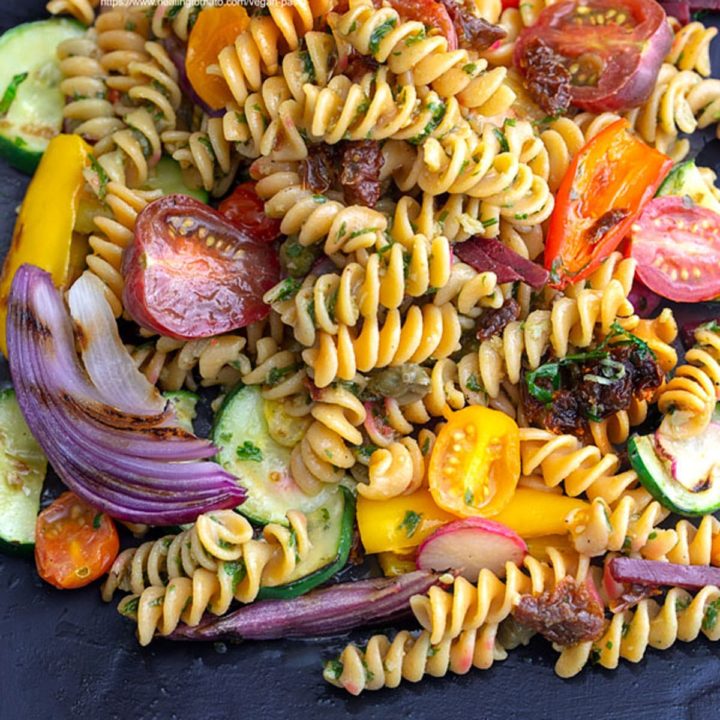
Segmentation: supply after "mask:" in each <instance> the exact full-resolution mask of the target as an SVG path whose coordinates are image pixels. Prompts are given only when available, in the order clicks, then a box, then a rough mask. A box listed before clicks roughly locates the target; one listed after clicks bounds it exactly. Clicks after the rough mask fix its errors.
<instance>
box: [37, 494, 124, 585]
mask: <svg viewBox="0 0 720 720" xmlns="http://www.w3.org/2000/svg"><path fill="white" fill-rule="evenodd" d="M119 549H120V541H119V539H118V534H117V530H116V529H115V523H113V521H112V520H111V519H110V517H109V516H107V515H105V513H101V512H99V511H98V510H96V509H95V508H93V507H91V506H90V505H88V504H87V503H86V502H84V501H83V500H81V499H80V498H79V497H78V496H77V495H75V493H71V492H66V493H63V494H62V495H61V496H60V497H59V498H58V499H57V500H55V502H53V503H52V505H49V506H48V507H46V508H45V509H44V510H43V511H42V512H41V513H40V514H39V515H38V518H37V522H36V524H35V565H36V566H37V571H38V574H39V575H40V577H41V578H42V579H43V580H45V581H46V582H49V583H50V584H51V585H54V586H55V587H56V588H60V589H61V590H72V589H74V588H79V587H84V586H85V585H89V584H90V583H91V582H93V580H97V579H98V578H99V577H101V576H102V575H104V574H105V573H106V572H107V571H108V570H109V569H110V566H111V565H112V564H113V560H115V558H116V557H117V554H118V550H119Z"/></svg>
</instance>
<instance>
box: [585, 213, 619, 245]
mask: <svg viewBox="0 0 720 720" xmlns="http://www.w3.org/2000/svg"><path fill="white" fill-rule="evenodd" d="M629 214H630V211H629V210H627V209H626V208H615V209H614V210H608V211H607V212H606V213H605V214H604V215H601V216H600V217H599V218H598V219H597V220H596V221H595V222H594V223H593V225H592V226H591V227H589V228H588V229H587V230H586V231H585V239H586V240H587V242H588V244H590V245H596V244H597V243H599V242H600V241H601V240H602V239H603V237H605V235H607V233H608V232H610V230H612V229H613V228H614V227H615V226H616V225H617V224H618V223H620V222H622V221H623V220H624V219H625V218H626V217H627V216H628V215H629Z"/></svg>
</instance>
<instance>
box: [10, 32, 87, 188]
mask: <svg viewBox="0 0 720 720" xmlns="http://www.w3.org/2000/svg"><path fill="white" fill-rule="evenodd" d="M85 30H86V28H85V27H84V26H82V25H81V24H80V23H78V22H75V21H74V20H68V19H65V18H52V19H50V20H40V21H38V22H31V23H25V24H23V25H18V26H17V27H14V28H12V29H11V30H8V31H7V32H6V33H4V34H3V35H2V37H0V98H1V99H0V156H2V157H3V158H5V160H7V161H8V162H9V163H10V164H11V165H12V166H13V167H16V168H17V169H18V170H21V171H22V172H25V173H28V174H31V173H33V172H34V171H35V168H36V167H37V165H38V163H39V162H40V158H41V157H42V154H43V152H45V148H46V147H47V145H48V142H49V141H50V139H51V138H52V137H53V136H54V135H57V134H58V133H59V132H60V130H61V129H62V123H63V106H64V104H65V98H64V97H63V94H62V92H60V81H61V80H62V74H61V72H60V65H59V62H58V59H57V54H56V50H57V46H58V45H59V44H60V43H61V42H62V41H63V40H67V39H69V38H73V37H79V36H80V35H82V34H83V33H84V32H85Z"/></svg>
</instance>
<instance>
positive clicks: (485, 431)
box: [428, 406, 520, 517]
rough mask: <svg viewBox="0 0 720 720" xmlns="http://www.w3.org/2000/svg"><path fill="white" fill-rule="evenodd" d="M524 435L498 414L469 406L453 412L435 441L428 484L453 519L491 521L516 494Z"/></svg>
mask: <svg viewBox="0 0 720 720" xmlns="http://www.w3.org/2000/svg"><path fill="white" fill-rule="evenodd" d="M519 477H520V431H519V430H518V426H517V425H516V424H515V421H514V420H512V418H510V417H508V416H507V415H505V413H502V412H499V411H498V410H490V409H489V408H486V407H481V406H471V407H467V408H465V409H464V410H460V411H458V412H456V413H453V414H452V415H451V416H450V418H449V420H448V423H447V425H445V427H443V428H442V430H441V431H440V434H439V435H438V437H437V440H436V441H435V446H434V447H433V451H432V455H431V456H430V468H429V470H428V481H429V485H430V492H431V493H432V496H433V498H434V500H435V502H436V503H437V504H438V505H439V506H440V507H441V508H443V510H447V511H448V512H450V513H453V514H454V515H458V516H460V517H469V516H472V515H479V516H481V517H490V516H492V515H496V514H497V513H499V512H500V511H501V510H502V509H503V508H504V507H505V506H506V505H507V504H508V503H509V502H510V500H511V498H512V496H513V495H514V494H515V488H516V487H517V482H518V479H519Z"/></svg>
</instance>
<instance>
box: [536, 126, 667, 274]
mask: <svg viewBox="0 0 720 720" xmlns="http://www.w3.org/2000/svg"><path fill="white" fill-rule="evenodd" d="M671 166H672V160H670V158H668V157H666V156H665V155H663V154H662V153H660V152H658V151H657V150H654V149H653V148H651V147H649V146H648V145H646V144H645V143H644V142H642V141H641V140H640V139H639V138H638V137H637V136H636V135H635V134H634V133H632V132H631V131H630V127H629V123H628V121H627V120H617V121H616V122H614V123H613V124H612V125H608V127H606V128H605V129H604V130H603V131H602V132H600V133H598V134H597V135H596V136H595V137H594V138H593V139H592V140H590V142H588V143H587V144H586V145H584V146H583V147H582V148H581V149H580V151H579V152H578V153H577V154H576V155H575V158H574V159H573V161H572V163H571V164H570V167H569V168H568V171H567V173H566V175H565V177H564V178H563V181H562V183H561V185H560V188H559V190H558V192H557V195H556V198H555V209H554V210H553V214H552V215H551V217H550V225H549V226H548V232H547V240H546V242H545V267H546V268H547V269H548V270H550V280H551V284H552V285H553V286H554V287H559V288H563V287H565V285H566V284H568V283H574V282H578V281H579V280H583V279H584V278H586V277H587V276H588V275H590V273H592V271H593V270H594V269H595V268H597V266H598V265H599V264H600V263H601V262H602V261H603V260H604V259H605V258H606V257H607V256H608V255H609V254H610V253H611V252H612V251H613V250H615V248H617V246H618V245H619V244H620V242H622V240H623V238H624V237H625V236H626V235H627V233H628V231H629V230H630V226H631V225H632V223H633V221H634V219H635V218H636V217H637V216H638V214H639V213H640V211H641V210H642V208H643V206H644V205H645V203H646V202H648V200H650V198H652V196H653V195H654V194H655V191H656V190H657V189H658V186H659V185H660V183H661V182H662V181H663V178H664V177H665V175H667V173H668V170H670V167H671Z"/></svg>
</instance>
